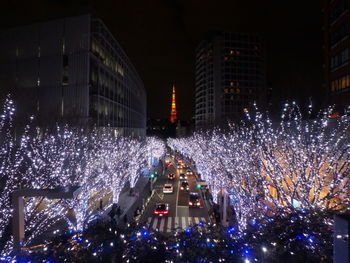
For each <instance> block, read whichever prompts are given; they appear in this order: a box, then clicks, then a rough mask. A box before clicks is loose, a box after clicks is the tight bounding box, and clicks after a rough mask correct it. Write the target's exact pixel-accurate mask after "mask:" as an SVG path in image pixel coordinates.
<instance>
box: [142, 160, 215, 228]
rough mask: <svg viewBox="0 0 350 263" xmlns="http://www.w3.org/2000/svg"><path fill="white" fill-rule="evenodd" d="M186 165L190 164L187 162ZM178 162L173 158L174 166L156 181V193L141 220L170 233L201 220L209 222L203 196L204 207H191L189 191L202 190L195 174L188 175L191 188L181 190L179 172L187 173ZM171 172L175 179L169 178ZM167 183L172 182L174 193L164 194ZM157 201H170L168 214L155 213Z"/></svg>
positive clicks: (151, 226) (149, 225)
mask: <svg viewBox="0 0 350 263" xmlns="http://www.w3.org/2000/svg"><path fill="white" fill-rule="evenodd" d="M185 166H188V165H187V164H186V165H185ZM176 167H177V162H175V161H174V160H172V166H171V167H170V168H169V169H165V170H164V174H162V175H159V177H158V178H157V180H156V182H155V183H154V194H153V196H152V198H151V200H150V202H149V203H148V205H147V207H146V209H145V212H144V213H143V215H142V219H141V222H142V223H143V224H145V225H147V226H148V227H150V228H151V229H154V230H156V229H157V230H159V231H161V232H164V233H170V232H172V231H174V230H176V229H186V228H187V227H188V226H189V225H193V224H196V223H197V224H198V223H199V222H200V221H202V222H209V218H208V209H207V207H206V205H205V202H204V200H203V199H202V197H201V203H202V207H200V208H189V207H188V202H189V192H190V191H192V192H200V190H199V189H197V188H196V183H197V182H196V177H195V175H194V174H193V175H189V176H188V179H187V180H188V182H189V186H190V190H189V191H186V190H181V189H180V182H181V180H179V174H180V173H185V172H186V169H177V168H176ZM169 173H175V174H176V177H175V179H174V180H169V179H168V174H169ZM165 183H172V184H173V188H174V191H173V193H172V194H163V186H164V184H165ZM156 203H168V204H169V214H168V216H164V217H158V216H155V215H154V214H153V210H154V207H155V205H156Z"/></svg>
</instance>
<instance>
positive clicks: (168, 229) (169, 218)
mask: <svg viewBox="0 0 350 263" xmlns="http://www.w3.org/2000/svg"><path fill="white" fill-rule="evenodd" d="M171 221H172V217H168V226H167V229H166V232H170V231H171Z"/></svg>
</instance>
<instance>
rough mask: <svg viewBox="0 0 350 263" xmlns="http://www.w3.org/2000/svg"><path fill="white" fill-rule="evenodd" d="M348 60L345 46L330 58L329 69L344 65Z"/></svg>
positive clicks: (347, 51) (347, 50) (332, 69)
mask: <svg viewBox="0 0 350 263" xmlns="http://www.w3.org/2000/svg"><path fill="white" fill-rule="evenodd" d="M348 61H349V49H348V48H346V49H344V50H342V51H340V52H339V53H337V54H336V55H335V56H333V57H332V58H331V71H335V70H336V69H338V68H340V67H342V66H344V65H346V64H347V63H348Z"/></svg>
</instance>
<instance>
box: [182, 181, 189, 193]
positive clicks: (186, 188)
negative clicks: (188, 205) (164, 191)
mask: <svg viewBox="0 0 350 263" xmlns="http://www.w3.org/2000/svg"><path fill="white" fill-rule="evenodd" d="M180 189H181V190H187V191H188V190H190V185H189V184H188V182H187V181H182V182H181V188H180Z"/></svg>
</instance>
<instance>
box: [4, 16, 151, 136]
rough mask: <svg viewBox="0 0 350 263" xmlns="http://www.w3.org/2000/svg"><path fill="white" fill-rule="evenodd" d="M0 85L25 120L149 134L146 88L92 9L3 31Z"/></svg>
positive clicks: (47, 124) (44, 124)
mask: <svg viewBox="0 0 350 263" xmlns="http://www.w3.org/2000/svg"><path fill="white" fill-rule="evenodd" d="M0 47H1V48H0V86H1V87H2V88H3V89H4V88H5V89H8V90H10V92H11V93H13V95H14V97H15V100H16V104H17V108H18V111H17V112H18V115H19V117H22V119H23V123H26V120H27V117H28V115H35V116H37V118H38V120H39V123H40V125H43V126H49V125H52V124H54V123H56V122H58V123H60V122H63V123H70V124H72V125H76V126H90V127H91V126H95V125H96V126H98V127H111V129H113V130H114V131H115V133H116V134H124V135H135V136H137V135H142V136H143V135H145V132H146V91H145V89H144V86H143V82H142V80H141V78H140V77H139V75H138V73H137V71H136V69H135V68H134V66H133V65H132V64H131V62H130V60H129V58H128V57H127V55H126V54H125V52H124V51H123V49H122V47H121V46H120V45H119V43H118V42H117V40H116V39H115V38H114V36H113V35H112V34H111V32H110V31H109V30H108V29H107V27H106V26H105V25H104V23H103V22H102V21H101V20H100V19H97V18H94V17H92V16H91V15H88V14H87V15H82V16H76V17H68V18H63V19H58V20H53V21H47V22H43V23H38V24H33V25H27V26H21V27H16V28H12V29H7V30H4V31H1V32H0Z"/></svg>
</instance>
